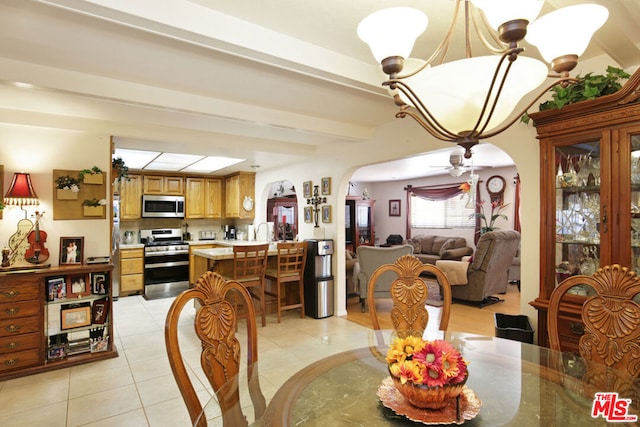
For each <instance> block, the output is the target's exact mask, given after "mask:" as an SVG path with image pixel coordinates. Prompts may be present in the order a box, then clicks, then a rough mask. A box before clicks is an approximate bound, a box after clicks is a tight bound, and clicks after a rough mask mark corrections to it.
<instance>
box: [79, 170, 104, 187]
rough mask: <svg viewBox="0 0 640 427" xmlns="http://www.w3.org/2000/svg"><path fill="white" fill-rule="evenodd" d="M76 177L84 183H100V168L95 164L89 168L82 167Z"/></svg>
mask: <svg viewBox="0 0 640 427" xmlns="http://www.w3.org/2000/svg"><path fill="white" fill-rule="evenodd" d="M78 178H79V180H80V181H81V182H84V183H85V184H102V170H101V169H100V168H99V167H97V166H94V167H92V168H91V169H82V170H81V171H80V173H79V174H78Z"/></svg>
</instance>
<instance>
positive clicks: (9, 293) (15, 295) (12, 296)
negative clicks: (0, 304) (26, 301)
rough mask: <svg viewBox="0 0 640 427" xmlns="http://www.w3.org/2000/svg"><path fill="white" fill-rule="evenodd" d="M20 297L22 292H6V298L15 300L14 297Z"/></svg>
mask: <svg viewBox="0 0 640 427" xmlns="http://www.w3.org/2000/svg"><path fill="white" fill-rule="evenodd" d="M18 295H20V292H18V291H5V292H4V296H6V297H8V298H14V297H17V296H18Z"/></svg>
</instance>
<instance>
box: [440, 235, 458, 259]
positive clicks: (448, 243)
mask: <svg viewBox="0 0 640 427" xmlns="http://www.w3.org/2000/svg"><path fill="white" fill-rule="evenodd" d="M455 246H456V241H455V239H449V240H447V241H446V242H444V243H443V244H442V246H440V253H439V255H440V256H441V257H442V255H443V254H444V252H445V251H448V250H449V249H453V248H455Z"/></svg>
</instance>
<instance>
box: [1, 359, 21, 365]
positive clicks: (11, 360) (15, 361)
mask: <svg viewBox="0 0 640 427" xmlns="http://www.w3.org/2000/svg"><path fill="white" fill-rule="evenodd" d="M18 360H19V359H7V360H5V361H4V364H5V365H7V366H15V365H16V363H18Z"/></svg>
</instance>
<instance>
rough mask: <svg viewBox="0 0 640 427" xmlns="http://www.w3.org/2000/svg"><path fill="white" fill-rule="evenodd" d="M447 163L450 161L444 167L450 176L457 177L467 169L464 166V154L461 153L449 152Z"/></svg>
mask: <svg viewBox="0 0 640 427" xmlns="http://www.w3.org/2000/svg"><path fill="white" fill-rule="evenodd" d="M449 163H451V166H447V167H446V168H444V169H445V170H446V171H448V172H449V174H451V176H454V177H456V178H457V177H459V176H461V175H462V174H464V173H465V172H466V171H467V169H465V167H464V156H463V155H462V154H456V153H451V154H450V155H449ZM472 169H473V166H472Z"/></svg>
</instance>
